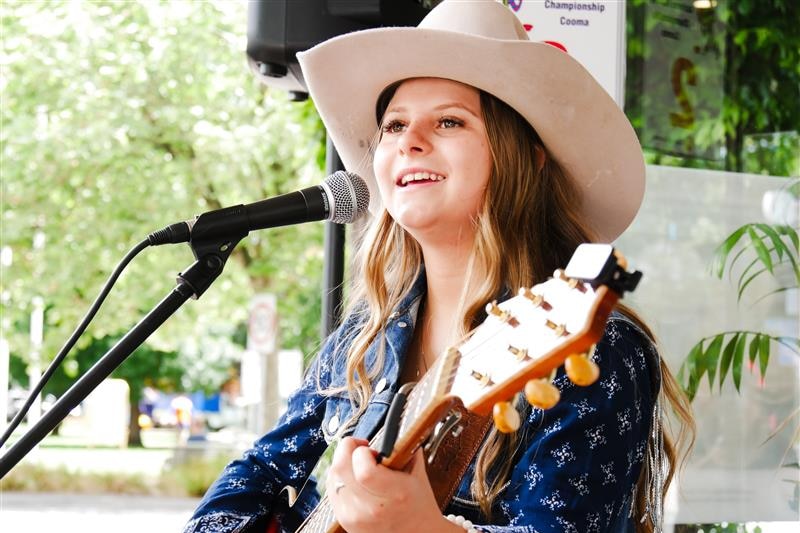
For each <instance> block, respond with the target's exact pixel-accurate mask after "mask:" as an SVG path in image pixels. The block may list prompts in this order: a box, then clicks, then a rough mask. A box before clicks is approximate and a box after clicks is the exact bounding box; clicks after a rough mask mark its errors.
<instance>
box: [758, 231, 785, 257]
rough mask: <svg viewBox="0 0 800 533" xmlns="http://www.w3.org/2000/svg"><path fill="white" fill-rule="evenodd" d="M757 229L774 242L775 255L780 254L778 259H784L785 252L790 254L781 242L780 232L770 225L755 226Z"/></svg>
mask: <svg viewBox="0 0 800 533" xmlns="http://www.w3.org/2000/svg"><path fill="white" fill-rule="evenodd" d="M755 227H756V228H758V229H759V230H761V231H762V232H763V233H764V234H765V235H766V236H767V237H769V239H770V240H771V241H772V247H773V249H774V250H775V253H776V254H778V259H783V254H784V252H786V253H788V252H789V250H786V244H785V243H784V242H783V241H782V240H781V236H780V235H779V234H778V232H777V231H775V229H774V228H773V227H772V226H770V225H769V224H755Z"/></svg>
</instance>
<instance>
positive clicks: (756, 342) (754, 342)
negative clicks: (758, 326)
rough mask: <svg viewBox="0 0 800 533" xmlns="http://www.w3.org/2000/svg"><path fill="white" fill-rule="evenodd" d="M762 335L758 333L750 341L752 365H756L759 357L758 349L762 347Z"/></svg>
mask: <svg viewBox="0 0 800 533" xmlns="http://www.w3.org/2000/svg"><path fill="white" fill-rule="evenodd" d="M761 337H762V336H761V334H758V333H756V334H755V335H754V336H753V338H752V339H750V350H749V354H748V359H749V361H750V364H755V362H756V357H757V356H758V349H759V346H761V344H760V343H761Z"/></svg>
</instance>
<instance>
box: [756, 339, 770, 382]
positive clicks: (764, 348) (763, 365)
mask: <svg viewBox="0 0 800 533" xmlns="http://www.w3.org/2000/svg"><path fill="white" fill-rule="evenodd" d="M769 341H770V338H769V336H768V335H761V338H760V339H759V350H758V364H759V370H760V371H761V379H765V377H766V375H767V364H768V363H769Z"/></svg>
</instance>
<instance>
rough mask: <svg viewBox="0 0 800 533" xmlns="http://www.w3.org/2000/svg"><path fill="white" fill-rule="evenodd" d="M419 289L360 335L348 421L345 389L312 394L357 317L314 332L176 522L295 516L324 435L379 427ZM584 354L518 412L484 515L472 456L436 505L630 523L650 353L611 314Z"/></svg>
mask: <svg viewBox="0 0 800 533" xmlns="http://www.w3.org/2000/svg"><path fill="white" fill-rule="evenodd" d="M424 290H425V281H424V276H422V277H421V278H420V279H418V280H417V282H416V283H415V285H414V287H413V288H412V290H411V291H410V293H409V294H408V296H407V297H406V298H404V300H403V301H402V303H401V304H400V305H399V306H398V308H397V309H396V310H395V312H394V313H393V314H392V315H391V316H390V319H389V321H388V323H387V324H386V326H385V328H384V331H383V335H382V336H380V337H379V338H378V339H377V340H376V342H374V343H373V345H372V346H370V348H369V350H368V353H367V365H368V368H371V366H370V365H374V364H375V363H376V362H377V360H378V353H379V345H380V344H381V343H382V344H383V349H384V357H383V367H382V372H380V374H379V377H378V378H376V379H375V380H374V381H373V395H372V397H371V399H370V403H369V405H368V407H367V409H366V411H365V413H364V414H363V415H362V416H361V417H360V418H359V420H358V421H357V423H356V424H355V425H354V426H349V427H345V426H344V424H345V422H346V421H347V420H348V419H349V418H350V416H351V413H352V410H353V408H352V406H351V403H350V400H349V399H348V397H347V395H346V393H342V394H340V395H333V396H330V395H322V394H320V393H319V391H320V390H321V389H326V388H329V387H336V386H339V385H343V384H344V380H345V372H344V364H345V359H344V354H345V353H346V349H347V347H348V346H349V344H350V342H351V341H352V339H353V337H354V335H355V334H356V333H357V331H358V323H357V319H355V318H354V317H349V318H348V319H347V320H345V322H344V324H343V325H342V326H341V327H340V328H339V329H338V330H337V331H336V332H334V334H333V335H332V336H331V337H330V338H329V339H328V340H327V341H326V343H325V345H324V346H323V348H322V350H321V352H320V354H319V355H318V357H317V358H316V360H315V362H314V364H313V365H312V366H311V367H310V369H309V371H308V372H307V375H306V378H305V380H304V382H303V384H302V386H301V387H300V388H299V389H298V390H297V391H296V392H295V393H294V394H293V395H292V396H291V397H290V398H289V402H288V408H287V410H286V412H285V413H284V414H283V415H282V417H281V418H280V420H279V421H278V423H277V425H276V427H275V428H274V429H273V430H271V431H270V432H269V433H267V434H266V435H264V436H263V437H261V438H260V439H259V440H258V441H256V442H255V443H254V445H253V447H252V448H251V449H249V450H248V451H246V452H245V453H244V454H243V456H242V458H241V459H238V460H236V461H233V462H232V463H231V464H230V465H228V466H227V467H226V468H225V470H224V471H223V473H222V474H221V476H220V477H219V479H217V481H216V482H215V483H214V484H213V485H212V486H211V487H210V488H209V490H208V492H207V493H206V495H205V497H204V498H203V500H202V501H201V502H200V505H199V507H198V508H197V510H196V511H195V513H194V515H193V517H192V518H191V520H190V521H189V522H188V523H187V525H186V527H185V528H184V530H183V531H184V533H201V532H215V533H244V532H258V533H262V532H263V531H264V530H265V528H266V524H267V522H268V520H269V517H270V516H272V515H275V516H279V517H280V522H281V525H282V527H283V528H284V530H285V531H295V530H296V529H297V527H299V525H300V524H301V523H302V521H303V519H304V518H305V516H307V515H308V513H309V512H311V510H312V509H313V508H314V507H315V506H316V504H317V502H318V500H319V496H318V493H317V491H316V485H315V483H314V482H313V479H310V480H309V481H308V483H306V480H307V479H308V478H309V474H310V473H311V470H312V469H313V468H314V466H315V464H316V463H317V460H318V459H319V457H320V456H321V455H322V453H323V452H324V451H325V449H326V448H327V445H328V443H329V442H331V441H332V440H334V439H335V438H338V437H340V436H342V435H354V436H357V437H361V438H370V437H371V436H372V435H373V434H374V433H375V432H376V431H377V430H378V429H379V428H380V425H381V423H382V421H383V417H384V415H385V414H386V412H387V410H388V407H389V403H390V401H391V399H392V397H393V395H394V394H395V393H396V392H397V390H398V389H399V387H400V386H401V385H402V384H401V383H399V376H400V369H401V368H402V364H403V361H404V358H405V355H406V352H407V351H408V347H409V345H410V343H411V340H412V337H413V330H414V323H415V319H416V314H417V310H418V308H419V303H420V301H421V299H422V296H423V295H424ZM594 360H595V361H596V362H597V364H598V365H599V366H600V369H601V373H600V379H599V380H598V381H597V382H596V383H594V384H593V385H590V386H589V387H578V386H576V385H573V384H572V382H571V381H570V380H569V379H568V378H567V377H566V375H565V374H564V371H563V369H561V370H559V371H558V373H557V375H556V378H555V380H554V383H555V384H556V386H557V387H558V388H559V389H560V390H561V400H560V401H559V403H558V404H557V405H556V406H555V407H553V408H551V409H548V410H547V411H542V410H541V409H537V408H530V407H528V408H527V409H526V410H525V411H524V413H523V426H522V428H520V430H519V431H520V432H521V433H520V435H521V437H522V439H521V441H522V442H521V445H520V446H519V447H518V449H517V452H516V454H515V456H514V461H515V463H514V464H515V466H514V467H513V469H512V470H511V472H510V475H509V478H508V481H507V483H506V484H505V486H504V489H503V491H502V493H501V494H500V496H499V497H498V498H497V499H496V500H495V504H494V508H493V513H492V518H491V520H488V519H487V518H486V517H484V516H482V514H481V513H480V510H479V507H478V505H477V503H476V502H474V501H473V499H472V497H471V496H470V491H469V486H470V482H471V479H472V476H473V468H474V461H473V465H472V466H471V467H470V468H469V469H468V471H467V473H466V475H465V476H464V478H463V479H462V481H461V484H460V487H459V489H458V491H457V493H456V496H455V498H454V499H453V501H452V502H451V503H450V505H449V506H448V508H447V509H446V511H445V512H446V513H453V514H457V515H458V514H460V515H463V516H465V517H466V518H468V519H469V520H471V521H472V522H473V523H474V524H475V527H476V528H477V529H479V530H480V531H486V532H498V533H500V532H503V533H517V532H519V533H522V532H527V533H545V532H559V533H562V532H582V533H590V532H609V533H610V532H613V533H632V532H633V521H632V518H630V509H631V504H632V497H633V491H634V486H635V483H636V480H637V479H638V477H639V471H640V468H641V465H642V462H643V460H644V457H645V449H646V444H647V438H648V434H649V431H650V425H651V419H652V412H653V408H654V398H655V397H656V394H657V392H658V388H659V386H660V383H659V382H660V379H659V377H660V375H659V374H658V363H657V361H658V359H657V353H656V351H655V348H654V347H653V345H652V343H651V342H650V341H649V340H648V338H647V337H646V336H645V335H644V334H643V333H642V332H641V331H640V330H639V329H638V328H637V327H636V326H635V325H634V324H633V323H632V322H630V321H629V320H627V319H626V318H625V317H623V316H622V315H621V314H618V313H615V314H614V315H612V317H611V318H610V319H609V321H608V323H607V326H606V331H605V335H604V337H603V339H602V341H601V342H599V343H598V344H597V347H596V349H595V352H594ZM286 485H289V486H292V487H294V488H295V489H296V490H298V491H300V495H299V497H298V500H297V501H296V502H295V504H294V505H293V506H292V507H288V506H287V504H286V498H285V497H284V496H283V495H281V490H282V488H283V487H285V486H286ZM304 485H305V487H304ZM301 487H304V488H303V490H302V491H301ZM482 524H487V525H482ZM489 524H491V525H489Z"/></svg>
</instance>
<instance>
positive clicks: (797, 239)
mask: <svg viewBox="0 0 800 533" xmlns="http://www.w3.org/2000/svg"><path fill="white" fill-rule="evenodd" d="M773 228H774V229H775V231H777V232H778V233H780V234H781V235H786V236H787V237H789V239H790V240H791V241H792V244H794V251H795V253H797V252H799V251H800V236H798V234H797V230H796V229H795V228H793V227H791V226H786V225H779V226H773Z"/></svg>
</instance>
